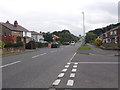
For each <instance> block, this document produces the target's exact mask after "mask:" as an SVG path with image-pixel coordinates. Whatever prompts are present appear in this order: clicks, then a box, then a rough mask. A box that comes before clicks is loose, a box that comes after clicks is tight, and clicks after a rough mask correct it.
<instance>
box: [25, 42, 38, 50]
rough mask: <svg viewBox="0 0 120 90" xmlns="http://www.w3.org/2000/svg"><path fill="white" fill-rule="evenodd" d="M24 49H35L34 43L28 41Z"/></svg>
mask: <svg viewBox="0 0 120 90" xmlns="http://www.w3.org/2000/svg"><path fill="white" fill-rule="evenodd" d="M25 46H26V49H36V43H35V41H30V42H29V43H26V45H25Z"/></svg>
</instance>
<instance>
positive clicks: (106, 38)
mask: <svg viewBox="0 0 120 90" xmlns="http://www.w3.org/2000/svg"><path fill="white" fill-rule="evenodd" d="M100 38H103V45H105V46H118V45H119V46H120V26H117V27H115V28H112V29H110V30H109V31H107V32H105V33H103V34H102V35H100Z"/></svg>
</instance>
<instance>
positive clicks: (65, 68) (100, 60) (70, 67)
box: [0, 43, 118, 88]
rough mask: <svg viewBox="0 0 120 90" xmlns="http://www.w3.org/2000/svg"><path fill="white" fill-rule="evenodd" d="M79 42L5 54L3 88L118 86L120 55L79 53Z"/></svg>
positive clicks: (3, 60)
mask: <svg viewBox="0 0 120 90" xmlns="http://www.w3.org/2000/svg"><path fill="white" fill-rule="evenodd" d="M80 44H81V43H77V44H76V45H75V46H70V45H68V46H61V47H60V48H42V49H39V50H37V51H34V52H30V53H24V54H20V55H14V56H8V57H3V59H2V66H0V68H2V77H3V78H2V79H3V80H2V86H3V88H118V57H117V56H105V55H84V54H78V53H77V49H78V47H79V46H80Z"/></svg>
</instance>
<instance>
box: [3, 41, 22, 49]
mask: <svg viewBox="0 0 120 90" xmlns="http://www.w3.org/2000/svg"><path fill="white" fill-rule="evenodd" d="M22 46H23V42H18V43H12V42H9V43H6V44H5V48H13V47H22Z"/></svg>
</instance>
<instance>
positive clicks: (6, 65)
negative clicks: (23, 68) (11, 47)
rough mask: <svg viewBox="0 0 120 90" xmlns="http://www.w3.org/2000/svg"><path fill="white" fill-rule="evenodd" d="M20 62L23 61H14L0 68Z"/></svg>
mask: <svg viewBox="0 0 120 90" xmlns="http://www.w3.org/2000/svg"><path fill="white" fill-rule="evenodd" d="M19 62H21V61H16V62H13V63H9V64H6V65H3V66H0V68H3V67H7V66H10V65H13V64H17V63H19Z"/></svg>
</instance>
